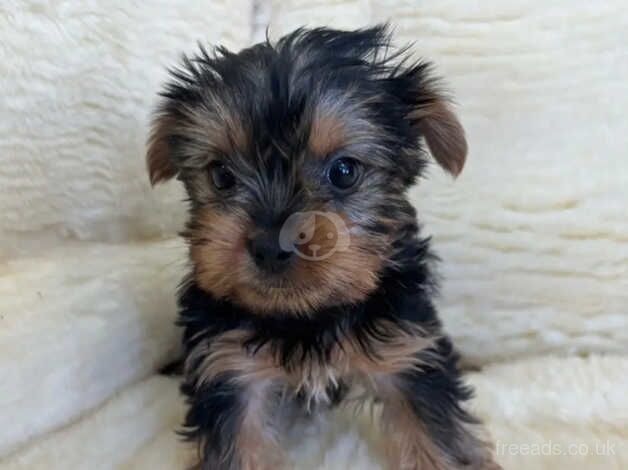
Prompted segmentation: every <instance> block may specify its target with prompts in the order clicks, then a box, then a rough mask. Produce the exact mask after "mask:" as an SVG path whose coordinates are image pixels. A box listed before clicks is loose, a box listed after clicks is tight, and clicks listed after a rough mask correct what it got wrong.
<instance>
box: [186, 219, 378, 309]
mask: <svg viewBox="0 0 628 470" xmlns="http://www.w3.org/2000/svg"><path fill="white" fill-rule="evenodd" d="M340 216H341V217H342V218H343V220H345V221H346V225H347V226H349V231H348V232H347V233H340V234H337V235H335V236H334V237H333V238H331V239H330V238H328V236H327V234H328V233H330V232H334V231H336V226H335V225H334V224H333V222H332V221H330V220H329V219H326V218H324V217H323V218H320V219H319V220H318V221H317V223H316V226H315V230H314V234H313V237H312V239H311V240H310V244H312V243H316V244H318V245H319V246H320V247H321V249H320V253H324V254H327V253H328V252H329V251H330V250H333V249H334V245H335V244H337V243H339V238H340V237H348V240H344V241H343V243H347V244H348V246H347V247H346V249H344V250H338V251H335V252H333V253H332V254H331V255H330V256H329V257H325V258H324V259H320V260H319V259H317V260H308V259H301V258H298V259H296V260H295V261H296V262H295V264H294V266H293V268H292V270H291V271H289V272H288V273H286V277H285V278H284V279H283V280H282V283H281V284H279V285H270V286H269V285H267V284H266V281H267V279H266V277H265V276H264V274H263V273H260V272H259V271H258V270H257V268H256V267H255V265H254V263H253V261H252V260H251V258H250V255H249V253H248V251H247V249H246V239H247V236H248V232H249V227H250V221H249V220H248V218H247V217H246V216H245V215H243V214H240V213H238V212H233V213H231V214H224V213H222V212H220V211H218V210H215V209H212V208H211V207H207V208H204V209H202V210H201V211H200V212H199V213H198V214H196V216H195V221H196V224H195V227H196V228H194V229H193V230H190V231H189V233H187V234H186V236H187V238H188V240H189V241H190V244H191V248H190V255H191V259H192V261H193V263H194V271H195V278H196V280H197V282H198V284H199V286H200V287H201V288H203V289H205V290H207V291H208V292H211V293H213V294H214V295H216V296H218V297H223V298H230V299H232V300H233V301H235V302H237V303H239V304H241V305H243V306H245V307H248V308H249V309H251V310H252V311H253V312H257V313H260V314H264V313H268V312H272V311H276V310H281V311H285V312H293V313H301V314H312V313H313V312H314V311H315V310H316V309H318V308H321V307H327V306H331V305H336V304H340V303H351V302H359V301H361V300H363V299H364V298H365V297H366V296H367V295H368V294H369V293H370V292H372V291H373V290H374V289H375V288H376V287H377V282H378V279H379V271H380V270H381V268H382V264H383V261H382V259H383V258H382V255H380V254H379V253H380V252H381V251H382V250H383V244H381V241H380V242H379V243H380V244H377V241H376V240H374V239H373V238H372V237H367V236H362V235H361V234H360V233H359V231H358V230H353V231H352V229H351V226H350V222H349V221H348V219H347V218H346V217H343V216H342V215H340ZM352 232H353V233H352ZM306 254H307V252H306ZM310 254H311V253H310ZM295 256H296V255H295Z"/></svg>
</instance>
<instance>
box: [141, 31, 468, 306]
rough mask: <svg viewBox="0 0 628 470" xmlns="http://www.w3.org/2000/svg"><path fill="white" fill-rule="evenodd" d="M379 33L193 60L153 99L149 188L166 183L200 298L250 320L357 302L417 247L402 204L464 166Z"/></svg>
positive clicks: (432, 99) (442, 105) (310, 34)
mask: <svg viewBox="0 0 628 470" xmlns="http://www.w3.org/2000/svg"><path fill="white" fill-rule="evenodd" d="M388 49H389V46H388V35H387V33H386V31H385V29H384V28H373V29H368V30H359V31H354V32H341V31H333V30H328V29H318V30H299V31H296V32H295V33H293V34H291V35H289V36H286V37H284V38H283V39H281V40H280V41H279V42H278V43H277V44H274V45H271V44H268V43H264V44H260V45H257V46H254V47H252V48H250V49H246V50H244V51H242V52H240V53H238V54H233V53H231V52H228V51H226V50H224V49H218V50H217V52H216V53H215V54H213V55H210V54H208V53H206V52H205V51H204V50H201V52H200V54H199V55H198V56H195V57H193V58H191V59H185V60H184V65H183V67H182V69H180V70H175V71H173V72H172V76H173V80H172V81H171V82H170V83H169V84H167V85H166V87H165V91H164V92H163V93H162V96H163V100H162V102H161V104H160V106H159V109H158V112H157V115H156V118H155V121H154V127H153V133H152V136H151V140H150V142H149V149H148V155H147V160H148V168H149V172H150V176H151V181H152V182H153V183H157V182H160V181H162V180H166V179H169V178H171V177H173V176H175V175H177V176H178V178H179V179H180V180H181V181H182V182H183V183H184V185H185V187H186V189H187V192H188V195H189V199H190V201H191V214H190V221H189V223H188V227H187V230H186V231H185V233H184V236H185V237H186V238H187V240H188V241H189V243H190V247H191V259H192V262H193V265H194V276H195V279H196V281H197V283H198V284H199V286H200V287H201V288H203V289H205V290H206V291H208V292H210V293H212V294H213V295H215V296H217V297H220V298H227V299H230V300H231V301H233V302H236V303H238V304H240V305H242V306H245V307H247V308H248V309H250V310H252V311H254V312H257V313H260V314H271V313H273V312H281V313H298V314H306V315H307V314H314V313H315V312H316V311H317V310H319V309H321V308H324V307H328V306H333V305H339V304H344V303H355V302H359V301H361V300H363V299H364V298H365V297H366V296H367V295H368V294H369V293H370V292H371V291H373V290H374V289H375V288H376V287H377V285H378V279H379V276H380V275H381V273H382V272H383V270H384V269H386V268H387V267H391V266H394V263H395V260H396V257H397V255H398V252H399V251H400V250H401V249H402V248H403V242H404V240H405V239H406V238H407V237H412V236H414V235H415V234H416V222H415V214H414V210H413V209H412V206H411V205H410V204H409V202H408V201H407V199H406V189H407V188H408V186H410V185H411V184H412V183H413V182H414V181H415V179H416V178H417V176H418V175H419V174H420V171H421V169H422V167H423V166H424V164H425V156H424V154H423V150H422V147H421V145H422V138H424V139H425V141H426V142H427V145H428V147H429V148H430V150H431V153H432V154H433V156H434V157H435V159H436V160H437V161H438V163H439V164H440V165H441V166H443V167H444V168H445V169H446V170H448V171H449V172H451V173H452V174H454V175H457V174H458V173H459V172H460V170H461V169H462V166H463V164H464V160H465V156H466V142H465V139H464V133H463V130H462V128H461V126H460V124H459V123H458V121H457V119H456V118H455V116H454V115H453V114H452V112H451V111H450V110H449V108H448V107H447V104H446V102H445V100H444V99H443V98H442V96H441V95H440V93H439V92H438V90H437V86H436V85H437V84H436V82H435V80H434V79H433V78H432V77H431V76H430V75H429V67H428V66H427V65H426V64H423V63H419V64H413V65H410V66H404V65H403V64H402V65H398V64H399V63H400V59H401V57H399V55H398V54H397V55H396V56H395V54H392V55H391V54H387V52H388Z"/></svg>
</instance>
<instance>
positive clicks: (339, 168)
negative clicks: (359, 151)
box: [327, 157, 362, 190]
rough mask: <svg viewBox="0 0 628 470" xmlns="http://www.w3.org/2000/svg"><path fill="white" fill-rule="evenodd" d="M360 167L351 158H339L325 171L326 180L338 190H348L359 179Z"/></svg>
mask: <svg viewBox="0 0 628 470" xmlns="http://www.w3.org/2000/svg"><path fill="white" fill-rule="evenodd" d="M361 170H362V167H361V166H360V163H359V162H358V161H357V160H354V159H353V158H347V157H343V158H339V159H337V160H335V161H334V162H332V164H331V165H330V167H329V170H327V179H328V180H329V182H330V183H331V184H333V185H334V186H335V187H336V188H338V189H344V190H346V189H349V188H351V187H353V186H355V185H356V184H357V182H358V180H359V179H360V174H361Z"/></svg>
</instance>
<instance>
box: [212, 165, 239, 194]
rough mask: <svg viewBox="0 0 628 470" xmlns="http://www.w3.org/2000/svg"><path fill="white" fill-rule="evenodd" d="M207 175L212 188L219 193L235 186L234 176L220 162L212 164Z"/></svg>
mask: <svg viewBox="0 0 628 470" xmlns="http://www.w3.org/2000/svg"><path fill="white" fill-rule="evenodd" d="M209 174H210V176H211V179H212V183H213V185H214V187H215V188H216V189H218V190H220V191H222V190H223V189H229V188H231V187H233V185H234V184H235V176H234V175H233V173H232V172H231V171H230V170H229V169H228V168H227V167H226V166H225V164H224V163H222V162H214V163H212V164H211V166H210V167H209Z"/></svg>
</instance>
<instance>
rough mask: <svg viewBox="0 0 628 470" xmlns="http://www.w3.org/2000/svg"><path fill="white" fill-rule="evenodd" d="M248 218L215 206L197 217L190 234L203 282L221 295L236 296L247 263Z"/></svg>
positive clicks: (193, 256)
mask: <svg viewBox="0 0 628 470" xmlns="http://www.w3.org/2000/svg"><path fill="white" fill-rule="evenodd" d="M247 224H248V219H247V218H246V217H245V216H244V215H243V214H241V213H239V212H237V211H233V212H231V213H223V212H220V211H218V210H215V209H213V208H211V207H207V208H204V209H202V210H201V211H200V212H199V213H198V214H197V215H196V218H195V228H194V229H192V230H190V231H189V232H188V233H187V234H186V237H187V239H188V240H189V241H190V245H191V246H190V257H191V259H192V262H193V263H194V276H195V278H196V281H197V282H198V284H199V286H200V287H202V288H203V289H205V290H207V291H209V292H211V293H213V294H215V295H216V296H218V297H229V296H232V295H233V293H234V291H235V289H236V287H237V283H238V278H240V277H241V276H242V275H241V273H240V271H242V270H243V269H244V268H245V267H246V256H247V253H246V233H247V227H248V225H247Z"/></svg>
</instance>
